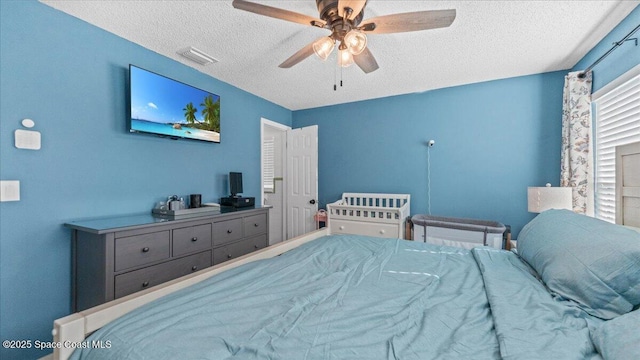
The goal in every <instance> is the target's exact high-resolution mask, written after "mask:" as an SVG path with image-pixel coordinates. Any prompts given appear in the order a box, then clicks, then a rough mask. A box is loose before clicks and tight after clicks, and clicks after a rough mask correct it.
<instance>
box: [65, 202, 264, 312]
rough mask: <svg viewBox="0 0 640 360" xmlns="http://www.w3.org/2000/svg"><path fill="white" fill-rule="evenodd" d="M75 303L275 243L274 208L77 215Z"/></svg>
mask: <svg viewBox="0 0 640 360" xmlns="http://www.w3.org/2000/svg"><path fill="white" fill-rule="evenodd" d="M65 226H66V227H68V228H70V229H71V230H72V242H73V245H72V252H73V254H72V261H73V268H72V283H73V284H72V291H73V293H72V307H73V311H74V312H76V311H81V310H84V309H87V308H90V307H93V306H96V305H100V304H102V303H105V302H107V301H111V300H114V299H117V298H119V297H123V296H125V295H129V294H132V293H134V292H136V291H140V290H144V289H147V288H150V287H152V286H154V285H158V284H161V283H163V282H166V281H169V280H173V279H175V278H178V277H180V276H183V275H187V274H190V273H192V272H195V271H198V270H201V269H204V268H207V267H209V266H212V265H216V264H219V263H222V262H225V261H227V260H230V259H233V258H235V257H238V256H242V255H244V254H248V253H250V252H252V251H255V250H258V249H262V248H264V247H266V246H268V244H269V238H268V237H269V235H268V234H269V228H268V227H269V209H268V208H247V209H242V208H240V209H234V208H225V207H223V208H222V209H221V211H219V212H215V213H208V214H207V215H202V216H197V217H188V218H182V219H167V218H162V217H157V216H152V215H150V214H143V215H132V216H122V217H113V218H101V219H92V220H82V221H73V222H69V223H66V224H65Z"/></svg>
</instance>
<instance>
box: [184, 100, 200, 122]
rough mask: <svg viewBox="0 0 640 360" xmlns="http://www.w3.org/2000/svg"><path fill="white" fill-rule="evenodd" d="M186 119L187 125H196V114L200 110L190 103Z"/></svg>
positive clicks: (186, 109)
mask: <svg viewBox="0 0 640 360" xmlns="http://www.w3.org/2000/svg"><path fill="white" fill-rule="evenodd" d="M182 110H184V118H185V119H186V120H187V123H189V124H194V123H195V122H196V121H197V120H196V113H197V112H198V108H196V107H195V106H193V103H188V104H187V106H185V108H184V109H182Z"/></svg>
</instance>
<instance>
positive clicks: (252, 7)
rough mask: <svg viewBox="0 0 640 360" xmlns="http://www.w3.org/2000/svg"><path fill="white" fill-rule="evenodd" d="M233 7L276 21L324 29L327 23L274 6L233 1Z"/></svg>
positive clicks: (238, 0) (240, 0)
mask: <svg viewBox="0 0 640 360" xmlns="http://www.w3.org/2000/svg"><path fill="white" fill-rule="evenodd" d="M233 7H234V8H236V9H240V10H244V11H248V12H252V13H255V14H259V15H264V16H269V17H272V18H276V19H281V20H287V21H291V22H295V23H299V24H303V25H310V26H317V27H324V26H325V25H326V23H325V22H324V21H323V20H320V19H317V18H314V17H311V16H307V15H304V14H300V13H297V12H293V11H289V10H284V9H279V8H275V7H272V6H267V5H262V4H256V3H252V2H249V1H244V0H233Z"/></svg>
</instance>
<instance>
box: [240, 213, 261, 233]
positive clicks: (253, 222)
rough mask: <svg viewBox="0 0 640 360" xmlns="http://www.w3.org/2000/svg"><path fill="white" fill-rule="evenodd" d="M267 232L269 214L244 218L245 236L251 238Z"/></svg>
mask: <svg viewBox="0 0 640 360" xmlns="http://www.w3.org/2000/svg"><path fill="white" fill-rule="evenodd" d="M266 232H267V214H259V215H253V216H247V217H246V218H244V236H245V237H249V236H253V235H258V234H264V233H266Z"/></svg>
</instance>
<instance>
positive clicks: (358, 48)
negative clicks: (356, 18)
mask: <svg viewBox="0 0 640 360" xmlns="http://www.w3.org/2000/svg"><path fill="white" fill-rule="evenodd" d="M344 42H345V43H346V45H347V48H348V49H349V52H350V53H351V54H353V55H360V54H361V53H362V52H363V51H364V49H365V48H366V47H367V35H365V34H364V33H363V32H362V31H359V30H355V29H353V30H351V31H349V32H348V33H347V35H346V36H345V37H344Z"/></svg>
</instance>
